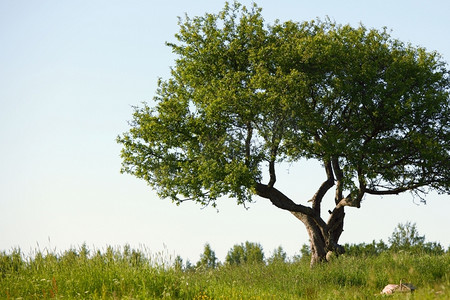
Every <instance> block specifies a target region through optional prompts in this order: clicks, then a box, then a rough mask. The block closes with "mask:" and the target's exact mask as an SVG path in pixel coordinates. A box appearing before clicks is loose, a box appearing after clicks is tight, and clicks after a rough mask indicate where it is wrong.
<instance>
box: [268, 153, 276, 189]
mask: <svg viewBox="0 0 450 300" xmlns="http://www.w3.org/2000/svg"><path fill="white" fill-rule="evenodd" d="M269 174H270V180H269V184H268V187H269V188H271V187H273V186H274V184H275V181H277V176H276V174H275V156H272V157H271V158H270V161H269Z"/></svg>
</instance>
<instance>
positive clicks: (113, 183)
mask: <svg viewBox="0 0 450 300" xmlns="http://www.w3.org/2000/svg"><path fill="white" fill-rule="evenodd" d="M241 3H243V4H246V5H249V4H250V3H251V2H250V1H241ZM257 3H258V5H259V6H260V7H262V8H263V12H262V14H263V16H264V18H265V20H266V22H267V23H273V21H274V20H275V19H279V20H281V21H287V20H294V21H308V20H312V19H316V18H318V17H319V18H322V19H323V18H325V17H326V16H328V17H329V18H330V19H331V20H334V21H336V22H337V23H340V24H347V23H349V24H351V25H353V26H358V25H359V24H360V23H362V24H364V25H365V26H366V27H368V28H378V29H381V28H383V27H384V26H386V27H387V28H388V29H390V30H392V32H391V35H392V36H393V37H395V38H398V39H400V40H402V41H404V42H407V43H411V44H412V45H420V46H423V47H426V48H427V50H429V51H435V50H436V51H438V52H439V53H441V54H442V56H443V58H444V60H445V61H447V62H449V61H450V43H449V42H448V41H449V33H448V28H450V18H448V15H449V13H450V2H449V1H447V0H442V1H437V0H429V1H412V0H397V1H392V0H389V1H385V0H377V1H362V0H351V1H345V0H343V1H334V0H330V1H321V0H316V1H303V0H298V1H293V0H292V1H288V0H278V1H268V0H264V1H263V0H261V1H258V2H257ZM223 6H224V1H215V0H214V1H211V0H202V1H196V0H192V1H181V0H164V1H151V0H149V1H143V0H131V1H117V0H108V1H104V0H98V1H91V0H89V1H85V0H80V1H60V0H40V1H24V0H0V141H1V144H0V145H1V147H0V214H1V217H0V251H6V252H8V251H11V250H12V249H13V248H20V249H21V250H22V252H23V253H25V254H32V253H33V252H35V251H37V250H40V251H45V250H48V251H56V252H63V251H65V250H67V249H69V248H75V249H77V248H79V247H81V245H82V244H84V243H85V244H86V245H87V246H88V247H89V248H90V249H96V250H100V251H103V250H104V249H105V248H106V247H107V246H113V247H118V248H120V247H123V246H124V245H126V244H129V245H130V246H131V247H133V248H136V249H141V250H142V249H145V250H146V251H149V252H151V253H161V252H163V253H165V255H168V256H169V257H171V256H174V255H180V256H181V257H182V258H184V259H189V260H190V261H191V262H196V261H197V260H198V259H199V256H200V254H201V252H202V251H203V247H204V245H205V243H209V244H210V245H211V248H212V249H213V250H214V251H215V252H216V255H217V257H218V258H219V260H221V261H223V260H224V258H225V256H226V253H227V251H228V250H229V249H230V248H231V247H232V246H233V245H235V244H240V243H243V242H245V241H251V242H256V243H260V244H261V245H262V247H263V249H264V251H265V253H266V256H270V254H271V252H272V251H273V250H274V249H275V248H276V247H278V246H282V247H283V248H284V250H285V251H286V252H287V254H288V255H289V256H292V255H295V254H298V253H299V251H300V248H301V247H302V245H303V244H308V236H307V233H306V230H305V228H304V226H303V224H302V223H301V222H300V221H298V220H297V219H295V218H294V217H293V216H292V215H291V214H290V213H289V212H286V211H283V210H280V209H277V208H275V207H274V206H272V205H271V204H270V203H269V201H268V200H265V199H262V198H255V200H256V201H255V203H253V204H250V205H249V206H248V208H247V209H246V208H244V207H243V206H238V205H236V202H235V200H234V199H228V198H223V199H221V200H220V201H219V202H218V209H219V211H218V212H217V210H216V209H214V208H210V207H207V208H202V207H201V206H198V205H195V204H193V203H183V204H182V205H180V206H176V205H174V204H173V203H171V202H170V201H169V200H164V199H159V198H158V197H157V195H156V193H155V192H154V191H153V190H152V189H151V188H150V187H149V186H147V185H146V183H145V182H144V181H141V180H139V179H137V178H134V177H132V176H131V175H124V174H120V167H121V158H120V150H121V147H120V145H118V144H117V143H116V141H115V140H116V137H117V136H118V135H119V134H121V133H123V132H125V131H127V130H128V129H129V126H128V123H127V121H129V120H131V115H132V112H133V109H132V106H134V105H140V104H141V103H142V102H151V101H152V99H153V97H154V95H155V90H156V84H157V80H158V78H160V77H161V78H163V79H164V78H165V79H167V78H168V76H169V70H170V66H173V61H174V59H175V56H174V55H173V54H172V53H171V50H170V48H169V47H167V46H165V42H166V41H175V38H174V34H175V33H176V32H177V31H178V25H177V21H178V19H177V17H178V16H184V14H185V13H187V14H188V15H189V16H197V15H203V14H204V13H206V12H210V13H216V12H218V11H220V9H221V8H223ZM279 170H280V174H278V181H277V185H278V184H279V185H278V188H279V189H281V190H282V191H283V192H285V193H286V194H287V195H288V196H290V197H292V198H293V199H294V200H295V201H297V202H299V203H301V202H302V201H303V202H305V200H306V199H310V198H311V196H312V195H313V194H314V192H315V189H316V188H317V187H318V186H319V185H320V183H321V182H322V181H323V179H324V172H323V170H322V169H321V168H320V166H319V165H318V164H317V163H315V162H314V161H304V162H301V163H300V164H298V165H291V166H289V165H283V166H281V167H279ZM329 198H330V197H329ZM449 198H450V197H449V196H448V195H437V194H434V193H432V194H429V195H428V196H427V198H426V199H427V204H426V205H422V204H418V202H419V201H418V200H417V199H414V198H413V197H412V196H411V195H410V194H403V195H400V196H385V197H375V196H368V197H366V198H365V199H364V201H363V203H362V207H361V208H360V209H356V208H347V209H346V219H345V227H344V232H343V234H342V236H341V240H340V242H341V243H362V242H365V243H370V242H372V241H373V240H376V241H378V240H380V239H382V240H383V241H385V242H387V241H388V238H389V237H390V236H391V234H392V232H393V231H394V228H395V227H396V226H397V224H399V223H405V222H407V221H410V222H413V223H416V225H417V229H418V231H419V233H420V234H422V235H425V237H426V239H427V241H432V242H439V243H441V244H442V245H443V246H444V247H445V248H447V247H448V246H449V245H450V232H449V229H448V228H450V214H449V211H450V201H449V200H450V199H449ZM328 200H330V199H328ZM327 203H328V204H329V205H328V206H324V211H327V210H328V209H332V205H331V200H330V201H328V202H326V203H325V204H327Z"/></svg>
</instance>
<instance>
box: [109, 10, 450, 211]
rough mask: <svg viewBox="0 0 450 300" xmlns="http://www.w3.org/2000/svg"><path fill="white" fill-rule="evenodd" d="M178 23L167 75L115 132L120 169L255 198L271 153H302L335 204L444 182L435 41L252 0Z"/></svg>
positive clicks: (203, 194)
mask: <svg viewBox="0 0 450 300" xmlns="http://www.w3.org/2000/svg"><path fill="white" fill-rule="evenodd" d="M179 26H180V31H179V32H178V33H177V34H176V38H177V40H178V43H168V45H169V46H170V47H171V48H172V51H173V52H174V53H175V54H176V55H177V59H176V61H175V66H174V67H173V68H172V70H171V77H170V78H169V79H168V80H160V81H159V87H158V90H157V95H156V97H155V102H156V104H155V105H148V104H144V105H143V107H136V108H135V112H134V115H133V120H132V122H131V123H130V124H131V129H130V130H129V132H126V133H124V134H123V135H121V136H119V137H118V142H119V143H121V144H122V145H123V150H122V158H123V164H122V171H123V172H126V173H131V174H133V175H135V176H137V177H139V178H142V179H144V180H145V181H147V182H148V183H149V184H150V185H152V186H153V187H154V188H156V190H157V192H158V194H159V195H160V196H161V197H164V198H170V199H172V200H173V201H175V202H176V203H180V202H182V201H184V200H188V199H189V200H194V201H197V202H199V203H201V204H203V205H207V204H212V205H213V206H215V201H216V200H217V199H218V198H219V197H220V196H223V195H228V196H231V197H234V198H236V199H237V201H238V203H245V202H249V201H252V196H253V195H255V194H257V195H260V196H263V197H264V196H266V194H267V193H268V191H269V189H270V188H272V187H274V185H275V182H276V179H277V177H276V165H277V163H280V162H283V161H288V162H296V161H299V160H301V159H304V158H308V159H316V160H319V161H320V162H321V163H322V164H323V166H324V168H325V171H326V173H327V175H328V178H329V179H330V178H331V181H332V183H331V184H333V182H334V181H336V182H337V187H336V194H337V199H339V201H338V203H337V206H344V205H350V206H357V207H359V205H360V201H361V199H362V197H363V196H364V195H365V194H377V195H383V194H398V193H401V192H404V191H408V190H414V191H425V190H423V189H422V188H425V187H428V188H430V189H434V190H437V191H439V192H445V193H448V192H449V187H450V184H449V183H450V180H449V178H450V176H449V175H450V174H449V172H450V157H449V154H450V146H449V141H450V136H449V116H450V112H449V90H450V89H449V87H450V82H449V72H448V70H447V69H446V64H445V63H444V62H443V60H442V58H441V57H440V55H439V54H437V53H436V52H431V53H430V52H427V51H426V50H425V49H423V48H419V47H412V46H410V45H405V44H404V43H402V42H400V41H398V40H396V39H393V38H391V37H390V35H389V34H388V33H387V31H386V29H384V30H375V29H367V28H365V27H364V26H360V27H357V28H354V27H351V26H349V25H338V24H336V23H334V22H331V21H329V20H325V21H321V20H315V21H310V22H304V23H296V22H292V21H288V22H284V23H281V22H278V21H277V22H275V23H274V24H272V25H266V24H265V22H264V20H263V17H262V15H261V9H260V8H258V7H257V6H256V5H254V6H252V7H251V8H250V9H247V8H246V7H243V6H241V5H240V4H238V3H234V4H232V5H230V4H227V5H226V6H225V8H224V9H223V10H222V11H221V12H220V13H218V14H206V15H205V16H202V17H195V18H189V17H187V16H186V17H185V18H184V19H181V18H180V20H179ZM333 172H334V175H333V174H332V173H333ZM263 173H264V174H267V176H266V178H268V179H267V180H268V182H266V183H263V182H262V181H263ZM329 183H330V182H328V184H329ZM324 185H326V182H325V183H324ZM327 190H328V189H326V188H323V189H322V187H321V188H320V189H319V190H318V194H320V193H321V192H326V191H327ZM319 203H320V201H319ZM274 204H275V205H277V206H278V207H280V208H284V209H288V210H291V211H295V210H298V211H302V212H307V211H308V210H307V208H306V207H304V206H301V205H295V204H293V203H290V202H289V201H287V202H285V203H281V202H280V203H274ZM314 205H318V203H314V202H313V208H314Z"/></svg>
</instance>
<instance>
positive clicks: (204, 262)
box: [197, 244, 217, 269]
mask: <svg viewBox="0 0 450 300" xmlns="http://www.w3.org/2000/svg"><path fill="white" fill-rule="evenodd" d="M197 267H199V268H204V269H215V268H216V267H217V257H216V253H215V252H214V251H213V250H212V248H211V246H210V245H209V244H205V248H204V250H203V253H202V255H200V260H199V261H198V262H197Z"/></svg>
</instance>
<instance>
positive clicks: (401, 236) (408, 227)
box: [389, 222, 425, 250]
mask: <svg viewBox="0 0 450 300" xmlns="http://www.w3.org/2000/svg"><path fill="white" fill-rule="evenodd" d="M424 242H425V236H424V235H423V236H421V235H419V232H418V231H417V228H416V224H415V223H411V222H406V224H398V225H397V227H396V228H395V230H394V232H393V233H392V236H391V237H390V238H389V243H390V244H391V248H393V249H406V250H407V249H410V248H412V247H414V246H420V245H423V243H424Z"/></svg>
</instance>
